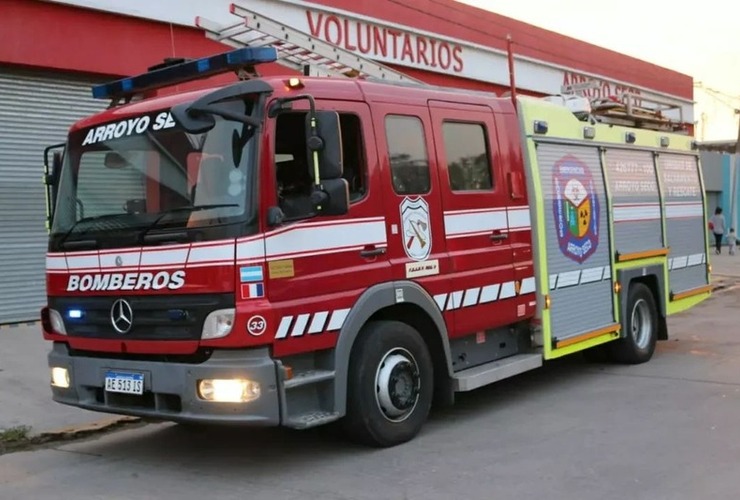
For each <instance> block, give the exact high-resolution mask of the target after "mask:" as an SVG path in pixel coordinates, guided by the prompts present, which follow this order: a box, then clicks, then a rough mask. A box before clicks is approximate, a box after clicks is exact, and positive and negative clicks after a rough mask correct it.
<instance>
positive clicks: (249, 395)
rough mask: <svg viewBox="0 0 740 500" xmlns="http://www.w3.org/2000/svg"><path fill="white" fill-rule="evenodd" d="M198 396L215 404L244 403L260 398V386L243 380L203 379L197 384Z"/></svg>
mask: <svg viewBox="0 0 740 500" xmlns="http://www.w3.org/2000/svg"><path fill="white" fill-rule="evenodd" d="M198 396H199V397H200V398H201V399H205V400H206V401H213V402H215V403H246V402H248V401H254V400H255V399H257V398H259V397H260V385H259V383H257V382H254V381H252V380H247V379H243V378H227V379H205V380H201V381H200V382H199V383H198Z"/></svg>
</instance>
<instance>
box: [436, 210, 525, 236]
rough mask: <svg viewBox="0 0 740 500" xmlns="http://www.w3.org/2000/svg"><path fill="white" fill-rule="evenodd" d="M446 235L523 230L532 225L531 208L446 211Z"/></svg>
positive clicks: (470, 234) (477, 234)
mask: <svg viewBox="0 0 740 500" xmlns="http://www.w3.org/2000/svg"><path fill="white" fill-rule="evenodd" d="M444 227H445V236H447V238H465V237H468V236H479V235H482V234H489V233H491V232H492V231H496V230H499V231H503V230H509V231H523V230H528V229H530V227H531V223H530V219H529V208H526V207H509V208H490V209H489V208H486V209H476V210H454V211H448V212H444Z"/></svg>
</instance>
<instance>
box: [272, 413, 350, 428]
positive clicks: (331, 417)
mask: <svg viewBox="0 0 740 500" xmlns="http://www.w3.org/2000/svg"><path fill="white" fill-rule="evenodd" d="M335 420H339V413H331V412H328V411H312V412H307V413H301V414H299V415H294V416H292V417H289V418H288V419H287V420H285V422H284V423H283V425H284V426H285V427H290V428H291V429H308V428H310V427H316V426H317V425H322V424H328V423H330V422H334V421H335Z"/></svg>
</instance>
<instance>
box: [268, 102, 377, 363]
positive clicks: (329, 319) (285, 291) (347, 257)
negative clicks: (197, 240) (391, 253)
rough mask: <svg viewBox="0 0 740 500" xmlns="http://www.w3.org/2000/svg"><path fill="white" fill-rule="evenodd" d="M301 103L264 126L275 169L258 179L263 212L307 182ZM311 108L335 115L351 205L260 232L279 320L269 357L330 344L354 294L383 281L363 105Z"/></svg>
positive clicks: (369, 130)
mask: <svg viewBox="0 0 740 500" xmlns="http://www.w3.org/2000/svg"><path fill="white" fill-rule="evenodd" d="M305 104H306V103H305V102H304V101H296V102H295V103H294V107H293V110H291V111H290V112H286V113H284V114H281V115H278V117H277V118H276V119H273V120H271V121H270V123H269V125H268V129H267V138H266V141H267V143H268V144H269V145H270V150H271V151H273V153H274V154H273V157H274V158H273V161H274V164H273V165H272V168H271V170H272V172H271V175H266V176H264V178H263V182H262V186H263V191H262V194H263V196H264V198H265V201H266V205H265V206H266V207H269V206H280V205H281V199H284V197H283V196H282V195H286V193H288V192H290V191H291V190H292V191H299V192H304V191H305V190H306V186H308V185H310V179H308V177H307V176H308V172H309V170H308V169H309V167H308V163H307V161H306V149H305V148H306V145H305V131H304V129H303V128H302V127H303V124H305V111H306V109H307V106H306V105H305ZM316 108H317V109H318V110H334V111H337V112H338V113H339V116H340V124H341V134H342V147H343V154H344V178H345V179H346V180H347V182H348V184H349V191H350V207H349V212H348V213H346V214H344V215H340V216H316V217H306V218H302V219H301V218H298V219H297V220H292V221H289V222H284V223H282V224H280V225H278V226H277V227H274V228H272V229H271V230H268V231H267V232H266V233H265V254H266V260H267V265H266V269H265V279H266V290H265V295H266V297H267V298H268V299H269V301H270V303H271V305H272V307H273V308H274V310H275V311H276V313H277V315H278V318H276V323H275V325H274V331H275V339H276V342H275V344H274V348H275V353H276V355H285V354H290V353H295V352H302V351H308V350H318V349H322V348H328V347H332V346H334V345H335V343H336V338H337V335H338V333H339V330H340V328H341V326H342V324H343V322H344V320H345V319H346V317H347V314H348V313H349V310H350V308H351V307H352V305H353V304H354V303H355V301H356V300H357V297H359V296H360V294H362V293H363V292H364V291H365V290H367V289H368V288H370V287H371V286H373V285H375V284H376V283H381V282H384V281H388V280H389V279H390V265H389V263H388V260H387V256H386V254H385V248H386V244H387V238H386V228H385V224H384V222H383V206H382V201H381V200H382V194H381V188H380V185H379V184H380V179H379V174H378V168H377V162H378V159H377V154H376V149H375V137H374V132H373V126H372V121H371V114H370V108H369V107H368V105H367V104H365V103H362V102H350V101H332V100H323V99H317V100H316ZM305 192H307V191H305ZM278 193H281V196H278Z"/></svg>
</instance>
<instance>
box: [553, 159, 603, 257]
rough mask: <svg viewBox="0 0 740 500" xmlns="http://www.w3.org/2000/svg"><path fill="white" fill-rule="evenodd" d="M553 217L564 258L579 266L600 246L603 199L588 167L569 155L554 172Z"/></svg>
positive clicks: (560, 161) (556, 165)
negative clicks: (600, 204) (601, 202)
mask: <svg viewBox="0 0 740 500" xmlns="http://www.w3.org/2000/svg"><path fill="white" fill-rule="evenodd" d="M552 184H553V215H554V219H555V231H556V233H557V235H558V244H559V245H560V251H561V252H563V255H565V256H566V257H568V258H569V259H572V260H574V261H576V262H578V263H579V264H580V263H582V262H584V261H586V259H588V258H589V257H591V255H593V253H594V252H595V251H596V248H597V247H598V245H599V210H600V206H599V198H598V196H597V194H596V188H595V183H594V179H593V176H592V175H591V171H590V170H589V168H588V166H587V165H586V164H585V163H583V162H582V161H580V160H579V159H578V158H576V157H574V156H572V155H568V156H565V157H564V158H562V159H560V160H559V161H558V162H557V163H555V169H554V170H553V179H552Z"/></svg>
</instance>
